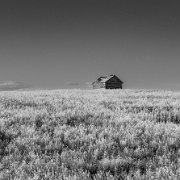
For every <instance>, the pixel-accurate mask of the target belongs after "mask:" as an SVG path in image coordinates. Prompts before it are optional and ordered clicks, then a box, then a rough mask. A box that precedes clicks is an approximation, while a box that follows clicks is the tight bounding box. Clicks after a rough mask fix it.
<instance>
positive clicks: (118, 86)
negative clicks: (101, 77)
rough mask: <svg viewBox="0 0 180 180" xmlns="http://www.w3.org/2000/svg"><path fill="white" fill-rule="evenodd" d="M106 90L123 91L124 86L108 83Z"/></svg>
mask: <svg viewBox="0 0 180 180" xmlns="http://www.w3.org/2000/svg"><path fill="white" fill-rule="evenodd" d="M106 89H122V84H121V83H111V82H108V83H106Z"/></svg>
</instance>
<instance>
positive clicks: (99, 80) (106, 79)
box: [93, 74, 123, 83]
mask: <svg viewBox="0 0 180 180" xmlns="http://www.w3.org/2000/svg"><path fill="white" fill-rule="evenodd" d="M114 76H115V77H117V76H116V75H113V74H111V75H109V76H101V77H99V78H98V79H97V80H96V81H95V82H103V83H105V82H107V81H108V80H109V79H111V78H112V77H114ZM117 78H118V77H117ZM118 79H119V78H118ZM119 80H120V79H119ZM120 81H121V80H120ZM121 82H122V81H121ZM93 83H94V82H93ZM122 83H123V82H122Z"/></svg>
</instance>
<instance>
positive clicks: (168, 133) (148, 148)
mask: <svg viewBox="0 0 180 180" xmlns="http://www.w3.org/2000/svg"><path fill="white" fill-rule="evenodd" d="M179 124H180V93H177V92H176V93H175V92H170V91H155V90H154V91H153V90H149V91H148V90H146V91H145V90H54V91H29V92H1V93H0V180H40V179H43V180H61V179H62V180H68V179H69V180H71V179H72V180H83V179H84V180H86V179H89V180H90V179H96V180H106V179H107V180H111V179H112V180H113V179H114V180H116V179H117V180H121V179H125V180H130V179H132V180H140V179H144V180H148V179H158V180H159V179H160V180H161V179H162V180H164V179H167V180H170V179H172V180H179V179H180V126H179Z"/></svg>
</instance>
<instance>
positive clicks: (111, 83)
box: [92, 75, 123, 89]
mask: <svg viewBox="0 0 180 180" xmlns="http://www.w3.org/2000/svg"><path fill="white" fill-rule="evenodd" d="M122 84H123V82H122V81H121V80H120V79H119V78H118V77H117V76H116V75H110V76H107V77H105V76H101V77H99V78H98V79H97V80H96V81H95V82H93V83H92V86H93V89H99V88H104V89H122Z"/></svg>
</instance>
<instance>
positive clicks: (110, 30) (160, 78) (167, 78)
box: [0, 0, 180, 90]
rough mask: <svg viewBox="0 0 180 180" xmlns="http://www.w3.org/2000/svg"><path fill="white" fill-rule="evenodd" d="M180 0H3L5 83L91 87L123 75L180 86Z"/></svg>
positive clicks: (135, 82) (1, 79)
mask: <svg viewBox="0 0 180 180" xmlns="http://www.w3.org/2000/svg"><path fill="white" fill-rule="evenodd" d="M179 9H180V3H178V1H174V0H172V1H166V0H164V1H161V0H151V1H146V0H136V1H133V0H76V1H75V0H16V1H14V0H1V2H0V83H6V82H23V83H26V84H28V85H31V86H33V87H39V88H87V87H88V86H89V83H90V82H93V81H95V80H96V79H97V78H98V77H99V76H106V75H109V74H115V75H117V76H118V77H119V78H120V79H121V80H122V81H123V82H124V88H127V89H133V88H136V89H137V88H138V89H175V90H180V71H179V67H180V11H179Z"/></svg>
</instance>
